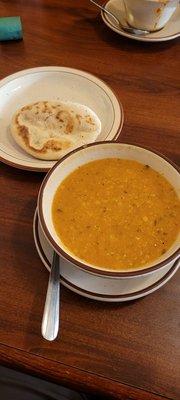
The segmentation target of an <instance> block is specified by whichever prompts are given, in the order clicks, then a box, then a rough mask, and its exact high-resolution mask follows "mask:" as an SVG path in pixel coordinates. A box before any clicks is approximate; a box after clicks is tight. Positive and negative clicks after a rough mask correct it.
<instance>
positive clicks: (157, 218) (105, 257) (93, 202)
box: [52, 158, 180, 271]
mask: <svg viewBox="0 0 180 400" xmlns="http://www.w3.org/2000/svg"><path fill="white" fill-rule="evenodd" d="M52 219H53V224H54V227H55V230H56V233H57V235H58V236H59V238H60V240H61V241H62V242H63V244H64V245H65V246H66V248H67V249H69V251H70V252H71V253H72V254H74V256H75V257H78V258H80V259H81V260H83V261H84V262H86V263H88V264H91V265H93V266H97V267H100V268H103V269H108V270H116V271H128V270H135V269H140V268H145V266H146V265H147V266H148V264H149V263H150V262H152V261H153V260H155V259H157V258H159V257H160V256H161V255H163V254H164V253H165V252H166V251H167V250H168V249H169V248H170V247H171V245H172V244H173V242H174V241H175V239H176V238H177V235H178V230H179V226H180V200H179V199H178V196H177V194H176V192H175V190H174V188H173V187H172V186H171V184H170V183H169V182H168V181H167V180H166V179H165V178H164V177H163V176H162V175H160V174H159V173H158V172H156V171H155V170H153V169H152V168H151V167H149V165H143V164H141V163H139V162H137V161H132V160H121V159H118V158H106V159H102V160H96V161H92V162H90V163H87V164H85V165H83V166H80V167H79V168H77V169H76V170H75V171H73V172H72V173H71V174H70V175H69V176H68V177H67V178H66V179H64V181H63V182H62V183H61V184H60V186H59V187H58V189H57V191H56V193H55V196H54V199H53V204H52Z"/></svg>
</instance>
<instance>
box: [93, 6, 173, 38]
mask: <svg viewBox="0 0 180 400" xmlns="http://www.w3.org/2000/svg"><path fill="white" fill-rule="evenodd" d="M104 7H105V8H106V9H107V10H108V11H110V12H112V13H113V14H114V15H115V17H117V18H118V19H119V21H120V22H121V23H122V25H124V26H126V25H127V22H126V13H125V8H124V4H123V0H109V1H107V3H106V4H105V5H104ZM101 16H102V19H103V21H104V22H105V24H106V25H107V26H108V27H109V28H110V29H112V30H113V31H114V32H116V33H118V34H119V35H122V36H125V37H127V38H130V39H134V40H139V41H143V42H163V41H167V40H172V39H175V38H177V37H180V31H179V21H180V6H178V7H177V10H176V11H175V12H174V14H173V16H172V17H171V19H170V20H169V21H168V22H167V24H166V25H165V27H164V28H162V29H160V30H159V31H156V32H151V33H148V34H144V35H143V34H141V35H135V34H132V33H128V32H125V31H124V30H123V29H121V28H120V27H119V26H118V24H117V23H116V22H115V20H114V19H113V18H112V17H111V16H109V15H107V14H106V13H105V12H103V11H102V12H101Z"/></svg>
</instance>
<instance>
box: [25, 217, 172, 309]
mask: <svg viewBox="0 0 180 400" xmlns="http://www.w3.org/2000/svg"><path fill="white" fill-rule="evenodd" d="M33 233H34V241H35V245H36V249H37V252H38V254H39V256H40V258H41V260H42V262H43V264H44V265H45V267H46V268H47V269H48V270H50V267H51V262H52V257H53V252H54V249H53V247H52V246H51V245H50V243H49V241H48V240H47V238H46V236H45V234H44V232H43V230H42V228H41V225H40V223H39V220H38V213H37V210H36V212H35V215H34V223H33ZM60 262H61V278H60V280H61V283H62V285H64V286H66V287H67V288H68V289H70V290H72V291H73V292H75V293H77V294H79V295H81V296H84V297H87V298H90V299H93V300H99V301H106V302H124V301H130V300H135V299H139V298H141V297H144V296H147V295H148V294H150V293H153V292H155V291H156V290H157V289H159V288H160V287H162V286H163V285H165V284H166V283H167V282H168V281H169V280H170V279H171V278H172V276H173V275H174V274H175V273H176V272H177V270H178V268H179V264H180V261H176V262H175V263H174V265H173V266H171V267H170V269H169V270H168V271H167V270H160V271H159V275H158V276H156V278H154V277H152V276H150V275H147V276H146V280H145V281H144V280H143V282H139V283H137V282H136V283H135V286H134V288H131V291H129V292H128V288H127V287H126V284H123V282H122V281H119V280H117V279H113V278H109V277H103V276H97V275H93V274H91V273H89V272H88V271H87V272H85V271H83V270H81V269H79V268H77V267H76V266H75V265H73V264H72V263H69V262H67V261H66V260H65V259H64V258H62V257H61V258H60Z"/></svg>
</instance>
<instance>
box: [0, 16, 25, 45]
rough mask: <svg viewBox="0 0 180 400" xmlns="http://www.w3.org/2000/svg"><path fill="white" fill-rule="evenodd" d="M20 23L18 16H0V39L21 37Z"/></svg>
mask: <svg viewBox="0 0 180 400" xmlns="http://www.w3.org/2000/svg"><path fill="white" fill-rule="evenodd" d="M22 37H23V32H22V24H21V18H20V17H4V18H0V41H4V40H18V39H22Z"/></svg>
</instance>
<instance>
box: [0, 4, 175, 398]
mask: <svg viewBox="0 0 180 400" xmlns="http://www.w3.org/2000/svg"><path fill="white" fill-rule="evenodd" d="M0 15H2V16H10V15H20V16H21V18H22V22H23V27H24V40H23V41H20V42H8V43H2V44H0V78H4V77H5V76H6V75H8V74H11V73H14V72H16V71H19V70H21V69H24V68H30V67H36V66H45V65H63V66H68V67H74V68H79V69H84V70H87V71H89V72H91V73H94V74H95V75H97V76H98V77H100V78H101V79H104V80H105V81H106V82H107V83H108V84H109V85H110V86H111V87H112V88H113V89H114V90H115V91H116V93H117V95H119V97H120V99H121V101H122V104H123V107H124V112H125V123H124V127H123V131H122V135H121V138H120V140H121V141H123V142H128V141H131V142H136V143H139V144H140V145H146V146H150V147H152V148H153V149H155V150H158V151H160V152H162V153H164V154H165V155H166V156H168V157H169V158H170V159H172V160H173V161H175V162H176V163H178V161H179V153H180V137H179V126H180V120H179V110H178V94H179V88H178V85H179V83H180V81H179V68H178V67H179V49H178V40H174V41H171V42H164V43H157V44H150V43H149V44H144V43H140V42H136V41H132V40H128V39H125V38H122V37H120V36H118V35H117V34H115V33H113V32H112V31H111V30H109V29H108V28H107V27H106V26H105V25H104V24H103V22H102V21H101V19H100V17H99V16H98V14H97V10H96V8H94V6H91V5H90V4H89V1H88V0H84V1H83V0H77V1H69V0H61V1H58V0H44V1H43V0H39V1H38V0H26V1H25V2H24V1H23V0H21V1H19V0H14V1H9V2H8V1H1V2H0ZM1 117H2V118H3V116H1ZM0 170H1V185H0V199H1V207H0V224H1V229H0V235H1V254H0V260H1V262H0V266H1V290H0V305H1V306H0V362H1V363H2V364H5V365H10V366H12V367H13V368H16V369H21V370H23V371H25V372H29V373H31V374H34V375H39V376H42V377H45V378H47V379H49V380H52V381H55V382H58V383H60V384H64V385H66V386H69V387H74V388H76V389H78V390H81V391H89V392H92V393H96V394H103V395H104V396H105V394H106V395H109V396H111V397H112V398H115V399H123V400H130V399H131V400H132V399H133V400H142V399H143V400H150V399H153V400H157V399H162V398H163V399H173V400H175V399H179V395H180V387H179V386H178V385H179V382H178V375H179V372H180V371H178V361H179V358H178V357H179V356H180V346H179V335H178V334H179V332H178V315H179V302H178V300H179V287H178V283H179V282H178V281H179V278H180V275H179V274H178V273H177V274H176V276H174V277H173V278H172V280H171V281H170V282H169V283H168V284H167V285H166V286H164V287H163V288H161V289H160V290H159V291H157V292H155V293H153V294H151V295H150V296H149V297H146V298H144V299H141V300H139V301H134V302H129V303H126V304H114V305H113V304H103V303H98V302H95V301H90V300H86V299H84V298H81V297H80V296H78V295H75V294H73V293H71V292H70V291H68V290H66V289H65V288H62V304H61V333H60V338H59V339H58V340H57V341H55V342H53V343H49V342H47V341H45V340H43V339H42V337H41V334H40V328H41V318H42V312H43V306H44V299H45V294H46V288H47V281H48V274H47V271H46V270H45V268H44V267H43V265H42V263H41V261H40V259H39V257H38V255H37V253H36V250H35V246H34V241H33V234H32V220H33V214H34V210H35V207H36V200H37V193H38V190H39V186H40V184H41V181H42V179H43V174H40V173H33V172H26V171H21V170H17V169H13V168H12V167H9V166H7V165H4V164H1V169H0Z"/></svg>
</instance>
